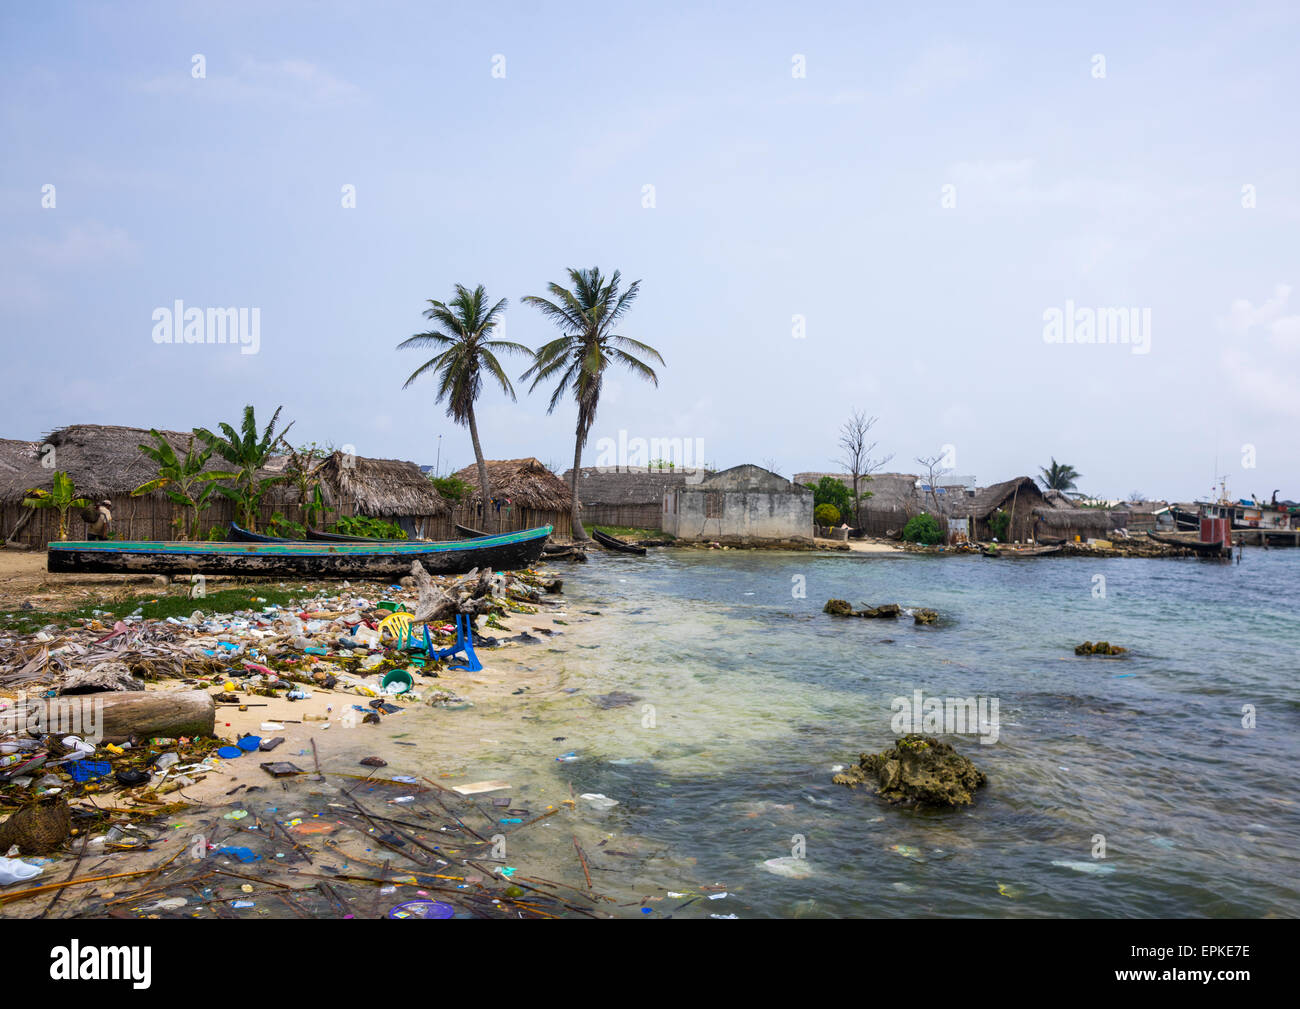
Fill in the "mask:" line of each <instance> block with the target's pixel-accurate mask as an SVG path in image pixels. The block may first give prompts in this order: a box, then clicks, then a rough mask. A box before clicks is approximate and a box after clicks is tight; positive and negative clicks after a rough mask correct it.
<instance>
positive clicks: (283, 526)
mask: <svg viewBox="0 0 1300 1009" xmlns="http://www.w3.org/2000/svg"><path fill="white" fill-rule="evenodd" d="M266 529H267V532H269V533H270V534H271V535H272V536H283V537H284V538H285V539H287V540H305V539H306V538H307V527H306V526H305V525H303V524H302V523H301V522H295V521H293V519H291V518H288V517H286V516H284V515H281V514H279V513H278V512H277V513H276V514H274V515H272V516H271V520H270V521H269V522H267V524H266Z"/></svg>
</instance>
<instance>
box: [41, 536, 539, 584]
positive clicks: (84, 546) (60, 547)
mask: <svg viewBox="0 0 1300 1009" xmlns="http://www.w3.org/2000/svg"><path fill="white" fill-rule="evenodd" d="M550 534H551V527H550V526H541V527H539V528H537V529H524V530H522V531H520V532H514V533H504V534H502V535H500V536H485V537H484V538H483V539H481V540H474V541H472V542H466V541H465V540H448V541H444V542H427V543H426V542H421V541H419V540H417V541H414V542H408V541H404V540H402V541H397V540H389V541H383V540H370V541H367V542H361V543H354V542H341V543H339V542H305V541H301V540H281V541H278V542H265V541H257V542H251V543H249V542H243V543H240V542H234V543H230V542H209V541H200V542H196V543H186V542H180V541H164V540H94V541H63V542H58V541H56V542H52V543H51V544H50V545H49V555H48V560H47V562H46V566H47V568H48V570H50V571H52V572H72V573H78V574H90V573H102V574H156V575H163V574H208V575H275V576H283V575H291V576H296V577H302V578H368V577H374V578H397V577H400V576H402V575H405V574H409V573H410V571H411V564H412V562H413V561H419V562H420V563H421V564H422V565H424V568H425V570H426V571H428V572H429V573H430V574H440V575H457V574H464V573H465V572H466V571H470V570H472V569H474V568H492V569H494V570H497V571H511V570H514V569H516V568H524V567H528V566H529V565H531V564H535V563H536V562H537V560H538V559H539V558H540V557H541V556H542V547H543V545H545V543H546V537H548V536H549V535H550ZM251 535H257V534H256V533H254V534H251Z"/></svg>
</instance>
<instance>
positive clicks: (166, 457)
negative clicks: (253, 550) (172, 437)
mask: <svg viewBox="0 0 1300 1009" xmlns="http://www.w3.org/2000/svg"><path fill="white" fill-rule="evenodd" d="M149 435H150V437H152V438H153V440H154V444H152V445H140V446H139V449H140V451H141V452H143V453H144V454H145V455H146V456H148V457H149V458H150V459H152V460H153V462H154V464H155V465H156V466H157V467H158V475H157V476H156V477H154V479H152V480H150V481H149V482H148V483H144V484H141V485H140V486H139V487H137V488H136V489H135V490H133V491H131V496H132V497H140V496H141V495H143V494H150V493H152V492H153V491H156V490H160V491H162V492H163V493H164V494H166V495H167V497H168V498H169V499H170V500H171V501H172V503H173V504H177V505H180V506H181V507H182V508H184V509H186V510H188V511H189V512H190V515H191V521H190V524H189V528H188V529H187V528H186V526H185V512H181V514H180V515H178V516H177V518H176V525H177V526H178V527H179V528H180V530H181V539H198V537H199V515H200V514H201V513H202V511H203V509H204V508H205V507H206V506H207V503H208V499H209V498H211V497H212V492H213V491H214V490H216V488H217V485H216V481H217V480H233V479H234V478H235V477H237V476H238V475H239V474H237V473H233V472H232V473H227V472H222V471H216V470H209V471H206V472H205V471H204V469H203V467H204V466H206V465H207V462H208V459H209V458H211V456H212V449H210V448H209V449H205V450H203V451H202V452H199V451H196V450H195V448H194V436H193V435H190V440H189V442H188V443H187V444H186V445H185V455H184V457H181V456H178V455H177V454H176V450H175V449H174V448H172V446H171V443H170V442H168V441H167V439H166V438H164V437H163V436H162V435H161V434H159V433H158V431H157V430H156V429H150V431H149Z"/></svg>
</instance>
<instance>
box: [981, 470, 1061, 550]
mask: <svg viewBox="0 0 1300 1009" xmlns="http://www.w3.org/2000/svg"><path fill="white" fill-rule="evenodd" d="M1044 507H1048V506H1047V502H1046V501H1045V500H1044V498H1043V492H1042V491H1041V490H1039V488H1038V484H1037V483H1035V482H1034V480H1032V479H1031V478H1030V477H1027V476H1018V477H1016V478H1015V479H1012V480H1003V481H1002V482H1001V483H995V484H993V485H991V486H989V487H984V488H982V489H980V490H978V491H976V492H975V496H974V497H973V498H971V499H970V507H969V512H968V514H969V516H970V522H971V539H974V540H981V541H988V540H991V539H993V532H992V530H991V528H990V526H989V520H990V519H991V518H992V517H993V516H994V515H995V514H997V513H998V512H1005V513H1006V514H1007V517H1008V521H1009V524H1008V525H1007V531H1006V535H1005V536H1002V537H1000V539H1001V540H1002V542H1004V543H1017V542H1019V543H1024V542H1028V541H1029V540H1030V539H1032V538H1033V534H1034V509H1036V508H1044Z"/></svg>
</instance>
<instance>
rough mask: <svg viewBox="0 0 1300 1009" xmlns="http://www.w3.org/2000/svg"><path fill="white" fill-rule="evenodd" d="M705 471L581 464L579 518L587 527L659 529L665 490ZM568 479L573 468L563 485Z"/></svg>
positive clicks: (696, 478) (700, 477)
mask: <svg viewBox="0 0 1300 1009" xmlns="http://www.w3.org/2000/svg"><path fill="white" fill-rule="evenodd" d="M705 475H706V474H705V473H704V471H703V470H697V469H680V468H674V469H659V468H658V467H649V466H621V467H614V468H610V467H606V466H584V467H582V468H581V469H580V470H578V501H579V502H580V503H581V507H582V522H583V524H584V525H586V526H588V527H590V526H602V525H606V526H629V527H631V528H633V529H662V528H663V513H664V501H665V500H667V497H668V494H669V492H671V491H674V490H677V489H679V488H681V487H685V486H687V484H689V483H692V482H694V483H699V482H700V481H702V480H703V479H704V477H705ZM572 479H573V470H571V469H570V470H566V471H565V473H564V477H563V480H564V483H565V485H566V486H567V485H568V484H569V483H570V481H571V480H572Z"/></svg>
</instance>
